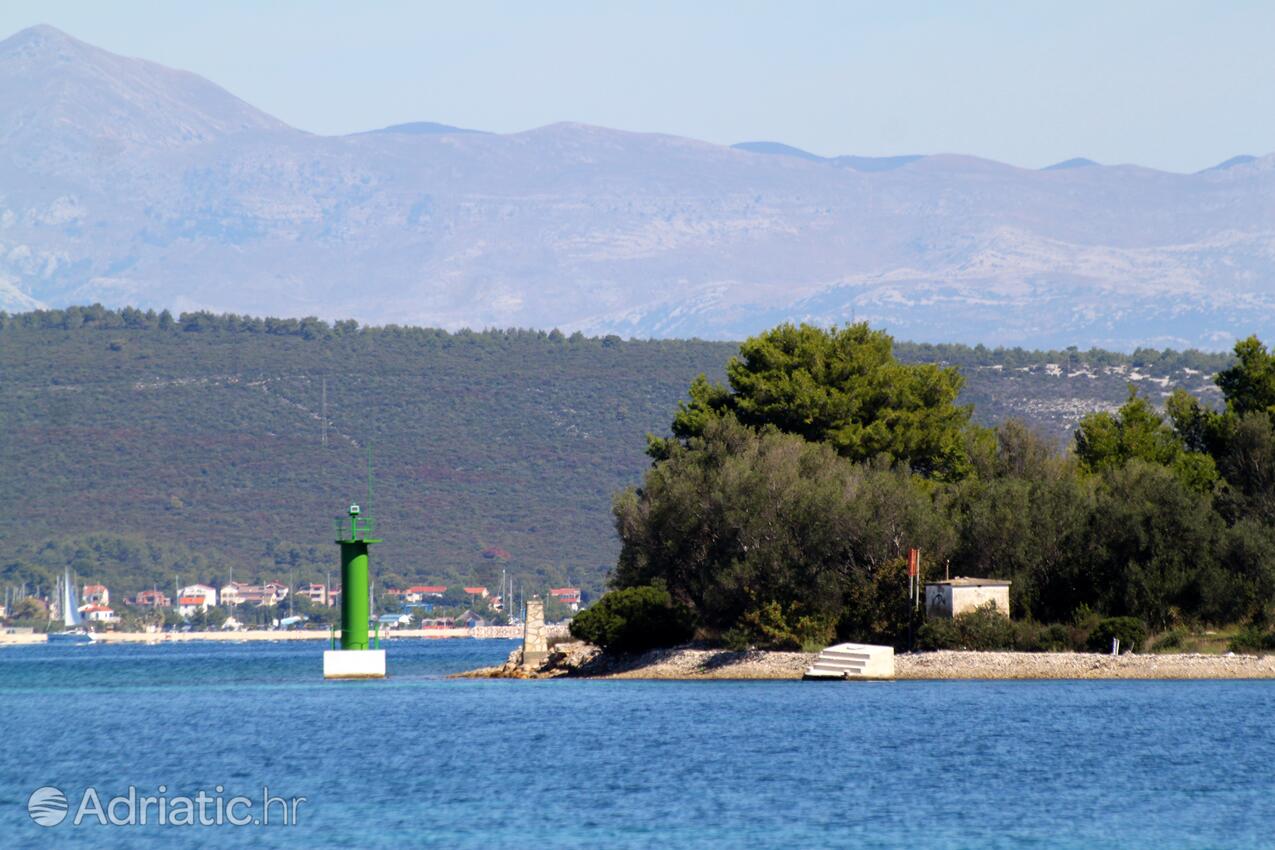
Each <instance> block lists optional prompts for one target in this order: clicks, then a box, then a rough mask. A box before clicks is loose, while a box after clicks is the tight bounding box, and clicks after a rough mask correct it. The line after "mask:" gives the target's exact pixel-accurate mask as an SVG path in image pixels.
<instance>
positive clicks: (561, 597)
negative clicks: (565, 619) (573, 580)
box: [549, 587, 580, 611]
mask: <svg viewBox="0 0 1275 850" xmlns="http://www.w3.org/2000/svg"><path fill="white" fill-rule="evenodd" d="M549 595H550V596H552V597H553V598H554V599H556V600H558V601H559V602H561V603H562V604H563V605H566V606H567V607H568V608H570V609H571V610H572V611H579V610H580V588H578V587H554V588H550V589H549Z"/></svg>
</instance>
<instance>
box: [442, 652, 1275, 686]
mask: <svg viewBox="0 0 1275 850" xmlns="http://www.w3.org/2000/svg"><path fill="white" fill-rule="evenodd" d="M517 655H518V652H517V651H515V652H514V653H513V655H511V656H510V660H509V661H508V662H506V664H504V665H503V666H501V667H490V668H485V669H483V670H474V671H471V672H469V673H463V674H460V675H462V676H465V677H473V678H510V677H512V678H560V677H567V676H570V677H577V678H592V679H679V680H687V679H800V678H801V675H802V673H804V672H805V670H806V668H807V667H809V666H810V665H811V664H812V663H813V662H814V659H815V655H814V654H813V653H806V652H764V651H751V652H732V651H728V650H721V649H700V648H693V647H678V648H674V649H661V650H653V651H651V652H647V653H643V654H641V655H637V656H631V657H614V658H612V657H607V656H605V655H603V654H602V653H600V652H599V651H598V650H597V648H596V647H592V646H588V645H586V644H580V643H571V644H560V645H559V646H558V647H556V648H555V652H554V654H553V655H551V657H550V659H549V661H548V662H547V664H546V665H545V666H544V667H543V668H542V669H540V670H537V671H531V672H527V671H523V670H521V669H519V668H518V666H517ZM895 678H897V679H1273V678H1275V656H1256V655H1197V654H1192V655H1183V654H1177V655H1133V654H1126V655H1121V656H1119V657H1116V656H1111V655H1099V654H1091V653H1080V652H955V651H941V652H919V653H901V654H898V655H896V656H895Z"/></svg>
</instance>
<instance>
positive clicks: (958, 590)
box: [925, 576, 1010, 618]
mask: <svg viewBox="0 0 1275 850" xmlns="http://www.w3.org/2000/svg"><path fill="white" fill-rule="evenodd" d="M1009 585H1010V582H1009V581H1007V580H1005V579H998V578H965V577H963V576H957V577H956V578H952V579H946V580H944V581H932V582H929V583H928V584H926V585H925V616H927V617H948V618H951V617H955V616H956V615H957V614H965V613H968V612H970V611H973V610H975V609H977V608H982V607H983V606H984V605H987V604H988V603H991V604H993V605H995V606H996V608H997V610H999V611H1000V612H1001V613H1003V614H1004V615H1005V616H1006V617H1008V616H1009Z"/></svg>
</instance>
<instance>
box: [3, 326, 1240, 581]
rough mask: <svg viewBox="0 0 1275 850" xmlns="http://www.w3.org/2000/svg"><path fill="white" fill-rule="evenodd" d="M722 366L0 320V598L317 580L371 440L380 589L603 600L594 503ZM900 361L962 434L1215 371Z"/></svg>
mask: <svg viewBox="0 0 1275 850" xmlns="http://www.w3.org/2000/svg"><path fill="white" fill-rule="evenodd" d="M735 350H736V345H735V344H734V343H723V342H703V341H624V340H621V339H620V338H618V337H607V338H604V339H597V338H585V337H583V336H581V335H578V334H577V335H573V336H564V335H562V334H560V333H557V332H552V333H543V332H534V331H486V332H482V333H475V332H466V331H462V332H459V333H447V332H444V331H439V330H432V329H420V328H401V327H393V326H391V327H384V328H360V327H359V326H358V325H356V324H355V323H353V322H339V323H337V324H336V325H328V324H326V323H323V322H320V321H318V320H310V319H307V320H279V319H251V318H243V317H234V316H230V317H214V316H210V315H207V314H194V315H183V316H182V317H180V318H178V319H172V318H171V317H170V316H168V315H167V314H166V313H165V314H161V315H155V314H154V313H142V312H140V311H136V310H123V311H119V312H114V311H107V310H104V309H102V308H99V307H91V308H72V309H69V310H65V311H45V312H40V313H32V314H24V315H20V316H5V315H4V314H0V467H2V472H0V497H2V498H3V503H4V505H5V506H6V511H5V514H4V519H3V525H2V526H0V542H3V545H4V546H5V551H4V554H3V555H0V584H5V585H13V584H17V583H21V582H33V583H34V582H40V581H41V580H42V579H44V578H47V576H48V575H50V574H52V573H53V572H60V571H61V569H62V567H63V566H65V565H67V564H70V565H71V566H73V567H74V568H75V569H76V570H77V572H78V573H79V574H80V575H81V576H85V577H93V578H95V579H99V580H102V581H106V582H108V583H113V584H114V586H113V587H112V590H113V592H130V591H133V590H136V589H139V588H141V587H148V586H150V585H151V584H153V583H159V584H161V586H171V583H172V581H173V574H174V573H177V574H180V575H181V577H182V579H183V580H187V579H195V578H199V579H203V580H212V581H219V582H224V580H225V578H226V576H227V575H228V574H229V571H230V570H231V569H233V570H234V574H235V577H236V578H250V577H255V576H272V577H278V576H285V577H286V576H287V575H288V574H292V575H294V576H295V578H296V579H297V580H303V579H322V578H323V576H324V574H325V572H326V571H327V570H329V569H330V568H331V565H332V564H333V563H334V561H335V547H334V546H333V545H331V542H330V541H331V538H332V534H331V532H330V523H331V519H332V517H334V516H335V515H337V514H338V513H340V512H341V511H342V509H343V508H344V507H345V506H346V505H347V504H348V503H349V502H351V501H357V502H366V499H367V481H366V471H365V466H366V453H367V450H368V447H369V446H370V447H371V449H372V453H373V465H374V474H375V481H374V495H373V504H372V506H371V508H372V512H373V513H374V514H375V516H376V518H377V521H378V523H379V524H380V529H381V530H382V531H383V536H384V537H385V540H386V542H385V544H384V545H383V546H381V547H379V548H378V552H377V555H378V560H377V567H378V572H379V573H380V574H381V576H382V581H384V582H395V581H397V580H399V579H403V580H410V579H416V578H419V579H437V580H440V581H451V580H464V581H477V582H480V583H485V584H492V585H494V584H495V583H496V581H497V580H498V577H499V575H500V572H501V570H502V569H507V570H509V571H511V572H512V573H513V574H515V575H518V576H520V577H522V578H523V580H524V581H525V582H527V583H530V584H532V585H533V586H543V585H544V584H547V583H560V582H561V583H572V584H580V585H582V586H584V587H585V588H588V589H591V590H595V591H596V590H598V589H600V588H601V586H602V584H603V581H604V577H605V574H606V573H607V571H608V570H609V569H610V568H611V567H612V566H613V564H614V559H615V555H616V553H617V551H618V543H617V541H616V538H615V534H614V531H613V529H612V524H611V516H610V504H611V497H612V494H613V493H614V492H615V491H617V490H619V489H621V488H622V487H626V486H629V485H632V484H636V483H638V482H639V481H640V479H641V475H642V473H643V471H644V469H645V468H646V466H647V465H648V463H649V460H648V458H647V457H646V456H645V454H644V449H645V435H646V434H647V433H648V432H655V433H660V434H664V433H667V429H668V426H669V422H670V420H671V418H672V415H673V413H674V412H675V410H676V406H677V403H678V401H679V399H681V398H683V397H684V396H685V393H686V389H687V385H688V384H689V382H690V380H691V379H692V378H693V377H694V376H695V375H696V374H698V373H700V372H707V373H708V374H709V375H710V377H718V376H720V374H721V373H722V370H723V367H724V365H725V362H726V361H727V359H728V358H729V357H730V356H731V355H732V354H733V353H734V352H735ZM899 353H900V356H901V357H902V358H903V359H930V358H942V359H945V360H948V361H951V362H956V363H957V365H961V366H963V367H965V371H966V374H967V377H968V382H967V386H966V393H965V396H964V398H965V400H967V401H973V402H975V403H976V406H977V418H978V419H981V420H985V421H991V420H995V419H1000V418H1003V417H1004V416H1006V415H1011V414H1015V413H1017V414H1018V415H1024V416H1025V417H1026V418H1027V419H1029V420H1030V421H1032V422H1033V424H1034V425H1036V426H1037V427H1038V428H1040V429H1041V430H1044V431H1048V432H1052V433H1056V434H1063V433H1065V432H1066V431H1067V429H1069V428H1070V427H1071V426H1070V424H1069V420H1068V416H1069V415H1070V414H1069V413H1068V410H1069V408H1068V407H1067V405H1062V406H1061V407H1059V406H1058V405H1054V407H1049V404H1045V405H1044V407H1042V406H1041V405H1040V404H1039V403H1038V402H1040V400H1042V399H1044V400H1046V401H1048V402H1049V403H1051V404H1052V403H1053V401H1052V400H1055V399H1057V398H1059V397H1063V396H1065V397H1066V398H1067V399H1069V400H1070V404H1071V406H1072V407H1074V408H1078V409H1080V408H1084V409H1092V408H1094V407H1098V406H1103V405H1108V406H1110V405H1114V404H1116V403H1119V402H1120V401H1121V400H1123V397H1124V394H1125V388H1124V387H1125V383H1126V380H1127V378H1128V375H1127V374H1126V373H1121V372H1120V371H1119V369H1121V368H1123V369H1125V370H1126V372H1127V370H1128V369H1129V368H1130V366H1131V364H1136V363H1142V364H1143V365H1142V369H1143V371H1144V372H1148V370H1153V369H1154V368H1161V371H1162V372H1164V373H1165V374H1166V375H1168V374H1170V373H1173V372H1174V370H1178V372H1179V373H1180V374H1179V376H1178V377H1179V378H1181V379H1182V380H1183V381H1186V380H1187V379H1188V378H1190V380H1192V381H1195V382H1196V383H1204V381H1205V379H1206V378H1207V372H1208V370H1212V369H1216V368H1218V367H1219V366H1220V365H1222V364H1224V363H1225V362H1226V360H1227V358H1226V357H1224V356H1220V355H1202V354H1198V353H1195V354H1188V355H1172V356H1168V357H1166V356H1164V355H1162V354H1160V353H1157V352H1139V353H1138V354H1137V355H1135V356H1134V357H1132V358H1130V357H1128V356H1125V355H1118V354H1110V353H1107V352H1088V353H1068V352H1062V353H1041V352H1022V351H1013V352H1004V351H996V352H993V351H988V350H984V349H971V348H965V347H960V346H945V347H941V348H936V347H921V346H908V345H900V346H899ZM1060 357H1061V358H1066V357H1071V358H1072V361H1073V362H1072V364H1071V368H1079V367H1080V366H1081V365H1083V364H1089V366H1090V367H1092V368H1093V369H1097V370H1099V371H1101V370H1103V369H1107V370H1115V371H1108V372H1103V373H1102V374H1101V375H1100V376H1097V377H1094V378H1092V379H1085V380H1083V381H1082V382H1081V384H1077V383H1076V380H1077V379H1075V378H1072V379H1069V380H1067V381H1066V382H1065V383H1060V382H1059V381H1058V380H1055V379H1054V378H1055V377H1056V376H1051V375H1049V374H1048V372H1047V371H1042V370H1044V369H1045V366H1044V365H1043V364H1046V363H1049V362H1054V361H1056V360H1058V359H1059V358H1060ZM1156 364H1158V366H1157V365H1156ZM1196 372H1199V373H1200V375H1199V376H1196V375H1195V373H1196ZM1148 373H1149V372H1148ZM1166 380H1167V378H1166ZM1178 382H1179V381H1178V380H1177V379H1174V380H1173V383H1178ZM325 387H326V407H325V402H324V393H325V390H324V388H325ZM1077 387H1079V389H1080V390H1083V393H1084V394H1083V395H1079V394H1077V392H1076V389H1077ZM1190 387H1191V388H1192V389H1195V386H1194V385H1193V384H1191V385H1190ZM1169 388H1171V386H1170V387H1169ZM1155 389H1157V390H1159V389H1160V387H1159V386H1157V387H1155ZM1033 405H1035V407H1033ZM325 410H326V419H327V427H326V444H325V441H324V432H325V428H324V425H323V419H324V416H323V412H324V411H325ZM1071 421H1074V419H1073V420H1071Z"/></svg>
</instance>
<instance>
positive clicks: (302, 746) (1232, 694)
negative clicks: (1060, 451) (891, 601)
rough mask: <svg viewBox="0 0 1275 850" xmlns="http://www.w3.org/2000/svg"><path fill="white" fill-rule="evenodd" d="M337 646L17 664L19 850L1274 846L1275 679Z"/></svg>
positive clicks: (2, 835)
mask: <svg viewBox="0 0 1275 850" xmlns="http://www.w3.org/2000/svg"><path fill="white" fill-rule="evenodd" d="M324 646H325V644H324V642H322V641H316V642H314V643H310V642H280V643H252V644H218V643H207V644H198V643H189V644H168V645H157V646H137V645H110V644H108V645H93V646H29V647H7V648H3V649H0V732H2V735H0V847H2V848H20V847H33V848H45V847H50V848H80V847H85V848H99V847H128V848H133V847H137V848H147V847H165V848H168V847H209V848H218V847H236V848H237V847H243V848H268V847H283V848H294V847H295V848H316V847H341V848H360V850H364V848H367V850H371V848H395V850H399V848H435V847H438V848H496V850H524V848H525V850H538V848H559V847H561V848H590V850H612V848H659V850H675V848H739V850H746V849H748V850H755V849H756V848H784V850H793V848H803V849H804V848H825V847H826V848H848V847H855V848H953V850H957V848H960V850H967V848H1020V847H1036V848H1084V850H1096V848H1122V850H1132V849H1133V848H1148V850H1169V848H1226V850H1240V848H1257V847H1275V731H1273V730H1272V720H1273V719H1275V682H1266V681H1190V682H1170V681H1076V682H1041V681H943V682H902V681H901V682H836V683H833V682H810V683H806V682H758V681H706V682H657V681H651V682H647V681H584V680H548V681H514V680H473V679H452V678H448V674H451V673H455V672H458V671H462V670H466V669H470V668H474V667H479V666H483V665H489V664H495V663H498V662H500V661H502V660H503V659H504V658H505V657H506V655H507V654H508V653H509V651H510V650H511V649H512V648H513V647H514V643H513V642H511V641H480V640H438V641H425V640H408V639H404V640H399V641H394V642H392V643H390V644H389V650H388V668H389V673H390V676H389V678H387V679H385V680H382V681H360V682H329V681H324V680H323V678H322V672H321V671H322V650H323V649H324ZM59 798H60V799H59ZM143 816H145V818H144V817H143ZM143 819H144V820H145V822H144V823H143V822H142V821H143ZM37 821H39V822H37Z"/></svg>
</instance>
